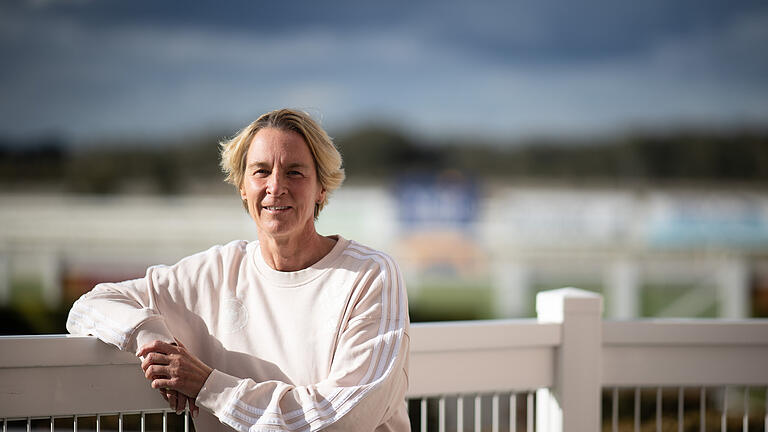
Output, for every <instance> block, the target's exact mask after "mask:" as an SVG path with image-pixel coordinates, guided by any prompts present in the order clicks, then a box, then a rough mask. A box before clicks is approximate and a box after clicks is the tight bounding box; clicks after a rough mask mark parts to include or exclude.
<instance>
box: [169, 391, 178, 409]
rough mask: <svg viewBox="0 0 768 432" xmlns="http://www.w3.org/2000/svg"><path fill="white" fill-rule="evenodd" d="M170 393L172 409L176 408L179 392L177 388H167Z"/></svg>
mask: <svg viewBox="0 0 768 432" xmlns="http://www.w3.org/2000/svg"><path fill="white" fill-rule="evenodd" d="M166 391H167V394H168V404H169V405H170V406H171V409H172V410H176V402H177V401H178V399H179V394H178V393H177V392H176V391H175V390H170V391H168V390H166Z"/></svg>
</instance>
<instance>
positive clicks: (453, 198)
mask: <svg viewBox="0 0 768 432" xmlns="http://www.w3.org/2000/svg"><path fill="white" fill-rule="evenodd" d="M478 189H479V188H478V187H477V185H476V183H475V182H474V181H472V180H470V179H468V178H467V177H465V176H463V175H461V174H458V173H446V174H433V175H427V174H424V175H415V176H409V177H405V178H403V179H401V180H400V181H398V182H397V183H396V184H395V188H394V191H393V192H394V195H395V198H396V199H397V203H398V219H399V221H400V224H401V225H402V226H403V227H404V228H406V229H409V230H429V229H456V230H465V229H469V228H471V226H472V225H473V224H474V222H475V221H477V219H478V211H479V205H478V204H479V193H478V192H479V191H478Z"/></svg>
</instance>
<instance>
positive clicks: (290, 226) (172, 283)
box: [67, 109, 410, 432]
mask: <svg viewBox="0 0 768 432" xmlns="http://www.w3.org/2000/svg"><path fill="white" fill-rule="evenodd" d="M221 146H222V162H221V164H222V167H223V169H224V171H225V172H226V174H227V181H229V182H230V183H232V184H233V185H234V186H235V187H236V188H237V189H238V191H239V193H240V197H241V198H242V200H243V205H244V206H245V208H246V209H247V211H248V213H249V214H250V215H251V217H252V218H253V220H254V222H255V223H256V226H257V228H258V234H257V237H258V240H257V241H251V242H249V241H234V242H231V243H229V244H226V245H224V246H215V247H213V248H211V249H209V250H207V251H205V252H201V253H198V254H196V255H192V256H190V257H187V258H184V259H182V260H181V261H180V262H178V263H177V264H175V265H173V266H170V267H167V266H154V267H150V268H149V269H148V270H147V273H146V276H145V277H144V278H141V279H136V280H131V281H125V282H121V283H105V284H99V285H97V286H96V287H95V288H94V289H93V290H92V291H91V292H89V293H87V294H85V295H83V297H81V298H80V299H79V300H78V301H77V302H75V304H74V305H73V306H72V310H71V311H70V314H69V319H68V320H67V329H68V330H69V331H70V332H71V333H73V334H92V335H95V336H97V337H99V338H100V339H101V340H103V341H105V342H108V343H111V344H114V345H116V346H117V347H119V348H120V349H123V350H131V352H134V351H135V352H136V354H137V355H138V356H140V357H141V358H142V364H141V366H142V369H143V370H144V372H145V376H146V377H147V379H148V380H150V381H151V385H152V387H153V388H156V389H159V390H160V391H161V393H162V394H163V396H164V397H165V398H166V400H168V401H169V403H170V405H171V408H173V409H175V410H177V411H179V410H182V409H183V408H184V407H185V406H186V405H187V404H189V407H190V410H191V412H192V415H193V418H194V421H195V426H196V428H197V430H198V431H200V432H207V431H212V430H230V429H229V428H227V427H226V426H229V427H231V428H234V429H236V430H241V431H257V430H258V431H260V430H270V431H272V430H288V431H309V430H312V431H314V430H319V429H326V428H327V429H328V430H336V429H338V430H349V431H370V430H376V431H395V430H397V431H403V430H409V429H410V426H409V421H408V415H407V412H406V409H405V404H404V402H403V401H404V397H405V390H406V388H407V380H408V377H407V366H408V342H409V339H408V325H409V320H408V308H407V299H406V293H405V286H404V284H403V281H402V278H401V276H400V273H399V270H398V268H397V265H396V264H395V262H394V261H393V260H392V259H391V258H390V257H389V256H387V255H385V254H383V253H381V252H377V251H375V250H373V249H370V248H368V247H365V246H363V245H360V244H358V243H355V242H354V241H349V240H347V239H345V238H343V237H341V236H340V235H335V236H327V237H326V236H322V235H320V234H318V233H317V231H316V230H315V224H314V222H315V220H316V218H317V216H318V215H319V213H320V211H321V210H322V209H323V207H324V206H325V204H326V203H327V202H328V196H329V194H330V193H331V192H333V190H334V189H336V188H338V187H339V186H340V184H341V182H342V181H343V179H344V171H343V169H342V168H341V156H340V155H339V153H338V151H337V150H336V148H335V147H334V145H333V143H332V141H331V139H330V138H329V137H328V135H327V134H326V133H325V131H323V130H322V129H321V128H320V127H319V126H318V125H317V124H316V123H315V122H314V121H313V120H312V119H311V118H310V117H309V116H308V115H307V114H305V113H303V112H298V111H294V110H288V109H282V110H277V111H273V112H269V113H267V114H264V115H262V116H261V117H259V119H257V120H256V121H255V122H253V123H252V124H250V125H249V126H248V127H246V128H245V129H243V130H242V131H241V132H240V133H239V134H238V135H237V136H235V137H234V138H232V139H231V140H229V141H226V142H223V143H222V144H221ZM200 407H201V408H203V409H202V410H200V409H199V408H200ZM217 418H218V421H217ZM219 422H221V423H219ZM222 424H223V425H226V426H222Z"/></svg>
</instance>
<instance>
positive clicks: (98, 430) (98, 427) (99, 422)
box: [96, 414, 101, 432]
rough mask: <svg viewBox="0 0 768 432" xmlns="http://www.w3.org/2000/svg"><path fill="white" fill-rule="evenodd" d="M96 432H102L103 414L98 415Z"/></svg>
mask: <svg viewBox="0 0 768 432" xmlns="http://www.w3.org/2000/svg"><path fill="white" fill-rule="evenodd" d="M96 432H101V414H96Z"/></svg>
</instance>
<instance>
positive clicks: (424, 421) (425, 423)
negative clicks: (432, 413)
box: [421, 398, 427, 432]
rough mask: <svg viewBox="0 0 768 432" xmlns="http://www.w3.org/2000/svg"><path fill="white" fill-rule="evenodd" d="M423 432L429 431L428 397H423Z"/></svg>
mask: <svg viewBox="0 0 768 432" xmlns="http://www.w3.org/2000/svg"><path fill="white" fill-rule="evenodd" d="M421 432H427V398H421Z"/></svg>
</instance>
